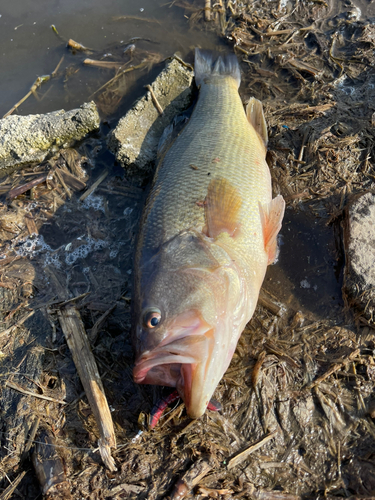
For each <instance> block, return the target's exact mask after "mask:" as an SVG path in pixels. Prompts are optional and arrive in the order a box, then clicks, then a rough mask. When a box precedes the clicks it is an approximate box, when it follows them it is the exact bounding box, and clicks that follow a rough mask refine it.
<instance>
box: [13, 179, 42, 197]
mask: <svg viewBox="0 0 375 500" xmlns="http://www.w3.org/2000/svg"><path fill="white" fill-rule="evenodd" d="M46 179H47V175H42V176H41V177H38V178H37V179H34V180H32V181H30V182H27V183H26V184H22V186H18V187H16V188H13V189H11V190H10V191H9V193H8V196H7V198H8V199H9V200H13V198H16V197H17V196H19V195H20V194H23V193H26V191H29V190H30V189H31V188H33V187H35V186H38V185H39V184H42V182H45V180H46Z"/></svg>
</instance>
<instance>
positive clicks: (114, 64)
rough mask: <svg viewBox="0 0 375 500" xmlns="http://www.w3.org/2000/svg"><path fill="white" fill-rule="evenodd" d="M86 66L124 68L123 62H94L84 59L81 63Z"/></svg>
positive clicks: (93, 60)
mask: <svg viewBox="0 0 375 500" xmlns="http://www.w3.org/2000/svg"><path fill="white" fill-rule="evenodd" d="M83 64H85V65H86V66H95V67H97V68H107V69H118V68H121V66H124V63H123V62H116V61H96V60H95V59H89V58H86V59H85V60H84V61H83Z"/></svg>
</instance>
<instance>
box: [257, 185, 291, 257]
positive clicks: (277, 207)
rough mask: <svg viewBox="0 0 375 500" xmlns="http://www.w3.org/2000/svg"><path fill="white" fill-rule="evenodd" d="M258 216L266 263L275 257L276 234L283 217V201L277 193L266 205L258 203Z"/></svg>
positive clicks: (276, 250) (276, 249)
mask: <svg viewBox="0 0 375 500" xmlns="http://www.w3.org/2000/svg"><path fill="white" fill-rule="evenodd" d="M259 209H260V217H261V220H262V226H263V236H264V248H265V250H266V252H267V255H268V264H272V263H273V262H275V260H276V259H277V254H278V248H277V235H278V233H279V231H280V229H281V223H282V220H283V217H284V211H285V201H284V198H283V197H282V196H281V195H280V194H279V195H278V196H276V198H274V199H273V200H272V201H271V202H270V203H268V204H267V205H261V204H259Z"/></svg>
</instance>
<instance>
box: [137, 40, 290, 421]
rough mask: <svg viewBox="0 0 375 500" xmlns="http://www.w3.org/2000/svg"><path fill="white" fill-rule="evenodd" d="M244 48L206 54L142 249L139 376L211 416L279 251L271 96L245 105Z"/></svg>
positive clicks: (162, 167) (154, 195)
mask: <svg viewBox="0 0 375 500" xmlns="http://www.w3.org/2000/svg"><path fill="white" fill-rule="evenodd" d="M240 78H241V77H240V69H239V66H238V62H237V59H236V58H235V56H234V55H231V56H226V57H219V58H218V59H216V60H214V58H213V56H212V54H211V53H205V52H201V51H199V50H198V49H196V53H195V80H196V83H197V86H198V87H199V97H198V101H197V104H196V106H195V108H194V111H193V113H192V116H191V118H190V120H189V121H188V123H187V125H186V126H185V128H184V129H183V130H182V132H181V133H180V134H179V135H178V137H177V138H176V139H175V140H174V142H173V143H172V145H171V146H170V147H169V148H168V149H167V151H164V152H162V153H161V155H160V158H159V163H158V166H157V170H156V173H155V177H154V181H153V185H152V189H151V192H150V194H149V196H148V199H147V202H146V205H145V208H144V212H143V216H142V219H141V224H140V232H139V237H138V243H137V248H136V257H135V276H134V278H135V290H134V301H133V329H134V334H135V344H136V362H135V367H134V380H135V381H136V382H137V383H140V384H156V385H164V386H171V387H176V389H177V391H178V392H179V394H180V396H181V397H182V399H183V400H184V402H185V405H186V409H187V413H188V415H189V416H190V417H192V418H198V417H199V416H201V415H202V414H203V413H204V412H205V410H206V408H207V405H208V403H209V401H210V398H211V396H212V394H213V392H214V391H215V389H216V386H217V384H218V383H219V381H220V379H221V378H222V376H223V375H224V373H225V371H226V370H227V368H228V366H229V363H230V361H231V359H232V356H233V353H234V350H235V348H236V345H237V341H238V339H239V337H240V335H241V333H242V331H243V329H244V328H245V325H246V323H247V322H248V321H249V320H250V318H251V317H252V315H253V313H254V310H255V307H256V304H257V300H258V295H259V290H260V287H261V285H262V282H263V279H264V275H265V272H266V268H267V265H268V264H270V263H272V262H273V261H274V260H275V258H276V253H277V234H278V232H279V230H280V228H281V222H282V218H283V214H284V207H285V203H284V200H283V198H282V197H281V196H280V195H279V196H277V197H276V198H274V199H272V189H271V176H270V171H269V168H268V165H267V163H266V161H265V156H266V143H267V127H266V124H265V120H264V115H263V108H262V104H261V103H260V102H259V101H257V100H256V99H254V98H252V99H250V102H249V104H248V106H247V110H246V113H245V111H244V108H243V105H242V102H241V99H240V96H239V94H238V87H239V84H240Z"/></svg>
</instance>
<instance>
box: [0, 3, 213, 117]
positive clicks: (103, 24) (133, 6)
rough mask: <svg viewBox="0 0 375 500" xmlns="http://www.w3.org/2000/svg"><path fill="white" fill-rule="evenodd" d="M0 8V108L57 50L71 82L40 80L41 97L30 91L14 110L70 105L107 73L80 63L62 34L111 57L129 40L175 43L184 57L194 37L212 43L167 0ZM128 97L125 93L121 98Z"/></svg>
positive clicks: (165, 49)
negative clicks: (73, 75) (72, 73)
mask: <svg viewBox="0 0 375 500" xmlns="http://www.w3.org/2000/svg"><path fill="white" fill-rule="evenodd" d="M0 15H1V17H0V47H1V51H0V57H1V59H0V61H1V62H0V67H1V76H0V95H1V100H0V116H2V115H4V114H5V113H6V112H7V111H8V110H9V109H10V108H11V107H12V106H13V105H14V104H15V103H16V102H18V101H19V100H20V99H21V98H22V97H23V96H24V95H25V94H26V93H27V92H28V91H29V89H30V87H31V85H32V84H33V83H34V81H35V79H36V78H37V77H38V76H42V75H49V74H51V72H52V71H53V70H54V69H55V67H56V66H57V64H58V62H59V61H60V59H61V57H62V56H63V55H65V59H64V62H63V64H62V69H63V68H64V67H67V66H70V65H72V66H74V71H76V70H77V69H78V70H79V74H78V77H77V78H75V79H74V81H73V82H72V86H73V85H74V88H72V86H70V82H69V81H68V82H67V84H66V85H65V88H64V83H63V82H62V79H61V78H56V79H55V80H54V81H53V82H51V83H52V85H50V84H47V85H45V86H43V87H42V89H41V91H40V98H41V99H42V100H41V101H37V100H36V99H35V98H33V97H31V98H30V99H29V100H27V101H26V102H25V103H24V104H23V105H22V107H20V109H19V112H20V114H28V113H44V112H48V111H52V110H55V109H60V108H67V109H69V108H73V107H75V106H78V105H80V104H81V103H82V102H84V101H87V100H88V98H89V96H90V95H91V94H92V92H93V91H94V90H96V89H97V88H99V87H100V85H101V84H102V83H104V82H105V81H107V80H108V79H109V78H110V77H111V74H113V70H101V69H97V68H88V67H83V65H82V59H83V58H84V57H82V53H80V52H77V53H76V54H72V53H70V52H69V51H68V50H67V49H66V42H67V41H68V39H70V38H71V39H73V40H75V41H76V42H79V43H81V44H82V45H84V46H85V47H88V48H90V49H93V52H94V53H95V51H98V52H100V54H101V55H103V54H107V55H108V57H107V58H105V59H106V60H111V57H110V55H109V54H110V53H116V55H118V54H121V53H122V52H123V50H124V48H125V47H126V46H127V45H128V44H129V43H135V45H136V47H138V46H140V47H142V48H144V49H145V50H150V51H152V50H153V48H156V49H157V51H158V52H160V53H161V54H162V55H163V56H165V57H168V56H170V55H172V54H173V53H174V52H177V51H178V52H180V53H181V55H182V56H183V57H185V56H186V55H187V53H188V52H189V51H191V49H192V48H193V47H194V46H196V45H202V46H204V47H209V48H210V47H213V46H214V45H215V44H218V43H219V38H218V37H217V36H216V35H215V34H214V33H212V32H206V33H204V32H200V31H198V30H194V32H189V25H188V22H187V20H186V19H185V18H184V9H182V8H178V7H171V8H170V7H169V5H168V4H166V3H165V2H163V1H160V0H159V1H150V0H146V1H142V2H139V1H137V2H134V1H129V0H127V1H121V0H110V1H107V2H102V1H98V0H94V1H81V2H75V1H73V0H68V1H64V2H62V1H53V2H50V1H46V0H38V1H37V2H31V1H26V2H2V5H1V7H0ZM120 16H133V18H130V19H118V18H120ZM134 17H136V18H138V19H134ZM51 25H54V26H55V27H56V29H57V30H58V33H59V35H60V36H57V34H56V33H55V32H54V31H53V30H52V28H51ZM133 38H137V39H139V38H141V39H142V38H143V39H146V40H139V41H138V40H136V41H134V40H132V39H133ZM91 57H92V56H91ZM72 80H73V78H72ZM49 87H52V88H51V89H49ZM47 89H48V94H47V95H46V96H45V97H44V94H45V93H46V91H47ZM133 99H134V96H131V95H129V96H128V102H129V104H130V103H131V102H132V100H133Z"/></svg>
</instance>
